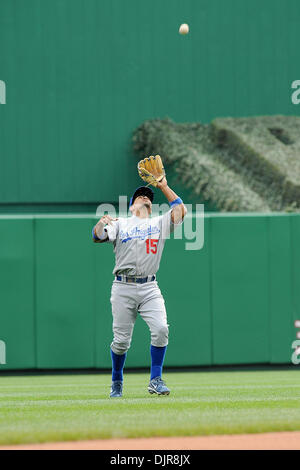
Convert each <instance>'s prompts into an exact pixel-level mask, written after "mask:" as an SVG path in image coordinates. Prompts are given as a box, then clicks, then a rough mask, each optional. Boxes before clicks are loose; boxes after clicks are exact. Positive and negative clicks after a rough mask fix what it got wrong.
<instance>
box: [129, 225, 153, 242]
mask: <svg viewBox="0 0 300 470" xmlns="http://www.w3.org/2000/svg"><path fill="white" fill-rule="evenodd" d="M158 233H160V228H159V227H158V226H157V225H148V226H147V227H146V228H140V227H137V226H136V227H132V229H130V230H128V231H126V232H125V231H124V230H120V239H121V240H122V243H126V242H128V240H132V239H134V238H139V239H140V240H145V239H146V238H148V237H149V236H151V235H157V234H158Z"/></svg>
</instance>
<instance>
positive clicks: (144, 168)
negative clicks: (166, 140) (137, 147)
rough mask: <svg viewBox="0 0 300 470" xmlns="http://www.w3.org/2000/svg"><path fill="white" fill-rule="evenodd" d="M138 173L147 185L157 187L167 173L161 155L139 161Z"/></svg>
mask: <svg viewBox="0 0 300 470" xmlns="http://www.w3.org/2000/svg"><path fill="white" fill-rule="evenodd" d="M138 172H139V175H140V177H141V178H142V179H143V180H144V181H146V183H149V184H152V185H153V186H157V183H159V182H160V181H161V180H162V179H163V178H164V177H165V176H166V172H165V169H164V166H163V163H162V161H161V158H160V156H159V155H155V157H153V156H152V155H151V156H150V157H147V158H144V160H141V161H139V163H138Z"/></svg>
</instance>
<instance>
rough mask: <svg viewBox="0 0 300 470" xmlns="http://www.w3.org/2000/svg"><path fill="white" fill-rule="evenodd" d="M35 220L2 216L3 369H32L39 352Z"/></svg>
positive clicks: (0, 316) (0, 312) (0, 298)
mask: <svg viewBox="0 0 300 470" xmlns="http://www.w3.org/2000/svg"><path fill="white" fill-rule="evenodd" d="M34 293H35V287H34V220H33V219H32V217H28V218H8V219H0V340H1V341H4V342H5V344H6V364H0V370H2V369H32V368H35V367H36V365H37V364H36V355H35V342H36V330H35V307H34V305H35V300H34Z"/></svg>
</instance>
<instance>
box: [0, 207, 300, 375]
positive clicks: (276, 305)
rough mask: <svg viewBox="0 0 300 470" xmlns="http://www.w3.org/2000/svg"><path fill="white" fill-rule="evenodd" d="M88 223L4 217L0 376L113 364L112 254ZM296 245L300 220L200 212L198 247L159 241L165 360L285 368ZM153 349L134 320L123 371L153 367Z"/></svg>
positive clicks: (295, 310)
mask: <svg viewBox="0 0 300 470" xmlns="http://www.w3.org/2000/svg"><path fill="white" fill-rule="evenodd" d="M95 220H96V219H95V218H94V217H90V216H87V217H85V216H78V217H75V216H72V217H66V216H62V217H59V216H55V217H43V216H40V217H37V218H35V219H32V218H30V217H29V218H24V217H22V218H18V219H14V218H11V217H7V218H2V219H0V237H1V238H0V240H1V244H0V260H1V263H0V279H1V283H0V285H1V287H0V289H1V297H0V308H1V310H0V311H1V316H0V340H2V341H5V342H6V343H7V365H0V370H2V369H5V368H6V369H16V368H20V369H22V368H23V369H25V368H26V369H27V368H35V367H37V368H39V369H45V368H74V369H75V368H77V369H78V368H94V367H98V368H109V367H110V366H111V359H110V352H109V346H110V343H111V341H112V315H111V306H110V289H111V284H112V280H113V275H112V270H113V265H114V255H113V250H112V246H111V245H109V244H103V245H100V244H94V243H93V242H92V238H91V229H92V226H93V225H94V223H95ZM185 223H187V221H186V222H185ZM20 234H21V236H20ZM299 239H300V216H299V215H298V214H286V215H283V214H278V215H270V214H268V215H247V214H239V215H233V214H226V215H225V214H224V215H216V214H210V215H209V214H207V215H206V217H205V243H204V248H203V249H202V250H199V251H194V250H190V251H188V250H186V249H185V243H187V242H189V240H178V239H171V240H167V241H166V246H165V252H164V255H163V258H162V261H161V267H160V270H159V272H158V282H159V286H160V288H161V291H162V294H163V296H164V298H165V303H166V308H167V313H168V322H169V324H170V342H169V346H168V352H167V355H166V365H168V366H189V365H211V364H214V365H218V364H246V363H289V362H290V359H291V354H292V349H291V345H292V344H291V343H292V341H293V340H294V339H296V330H295V328H294V326H293V322H294V320H296V319H300V315H299V312H300V289H299V278H300V272H299V266H300V249H299V243H298V241H299ZM149 346H150V333H149V330H148V327H147V325H146V324H145V322H143V321H142V320H141V318H139V317H138V319H137V322H136V326H135V330H134V334H133V340H132V346H131V349H130V350H129V353H128V358H127V361H126V365H127V366H128V367H149V365H150V356H149ZM35 351H36V356H35Z"/></svg>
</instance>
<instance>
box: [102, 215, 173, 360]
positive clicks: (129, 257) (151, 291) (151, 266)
mask: <svg viewBox="0 0 300 470" xmlns="http://www.w3.org/2000/svg"><path fill="white" fill-rule="evenodd" d="M180 223H181V222H180ZM174 228H175V225H174V224H173V222H172V220H171V210H170V211H168V212H167V213H166V214H164V215H162V216H157V217H151V218H145V219H141V218H140V217H137V216H134V215H133V216H131V217H129V218H123V217H120V218H119V219H118V220H116V221H114V222H112V225H107V226H106V227H105V229H104V230H105V232H106V238H104V239H103V240H102V241H103V242H104V241H109V242H111V243H112V244H113V247H114V252H115V257H116V263H115V268H114V270H113V273H114V274H115V275H126V276H134V277H146V276H152V275H154V274H156V272H157V271H158V268H159V264H160V259H161V256H162V252H163V249H164V244H165V240H166V239H167V238H168V237H169V235H170V233H171V232H172V231H173V230H174ZM110 300H111V305H112V315H113V333H114V338H113V341H112V343H111V349H112V350H113V352H114V353H115V354H124V353H125V352H126V351H127V350H128V349H129V347H130V343H131V337H132V332H133V327H134V323H135V320H136V317H137V313H138V312H139V313H140V315H141V317H142V318H143V320H145V322H146V323H147V325H148V326H149V329H150V332H151V344H152V345H153V346H158V347H163V346H166V345H167V344H168V334H169V328H168V327H169V325H168V323H167V314H166V308H165V302H164V299H163V296H162V294H161V291H160V289H159V287H158V285H157V281H156V280H153V281H150V282H147V283H145V284H137V283H133V284H132V283H127V282H126V281H124V282H123V281H118V280H114V281H113V285H112V290H111V298H110Z"/></svg>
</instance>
